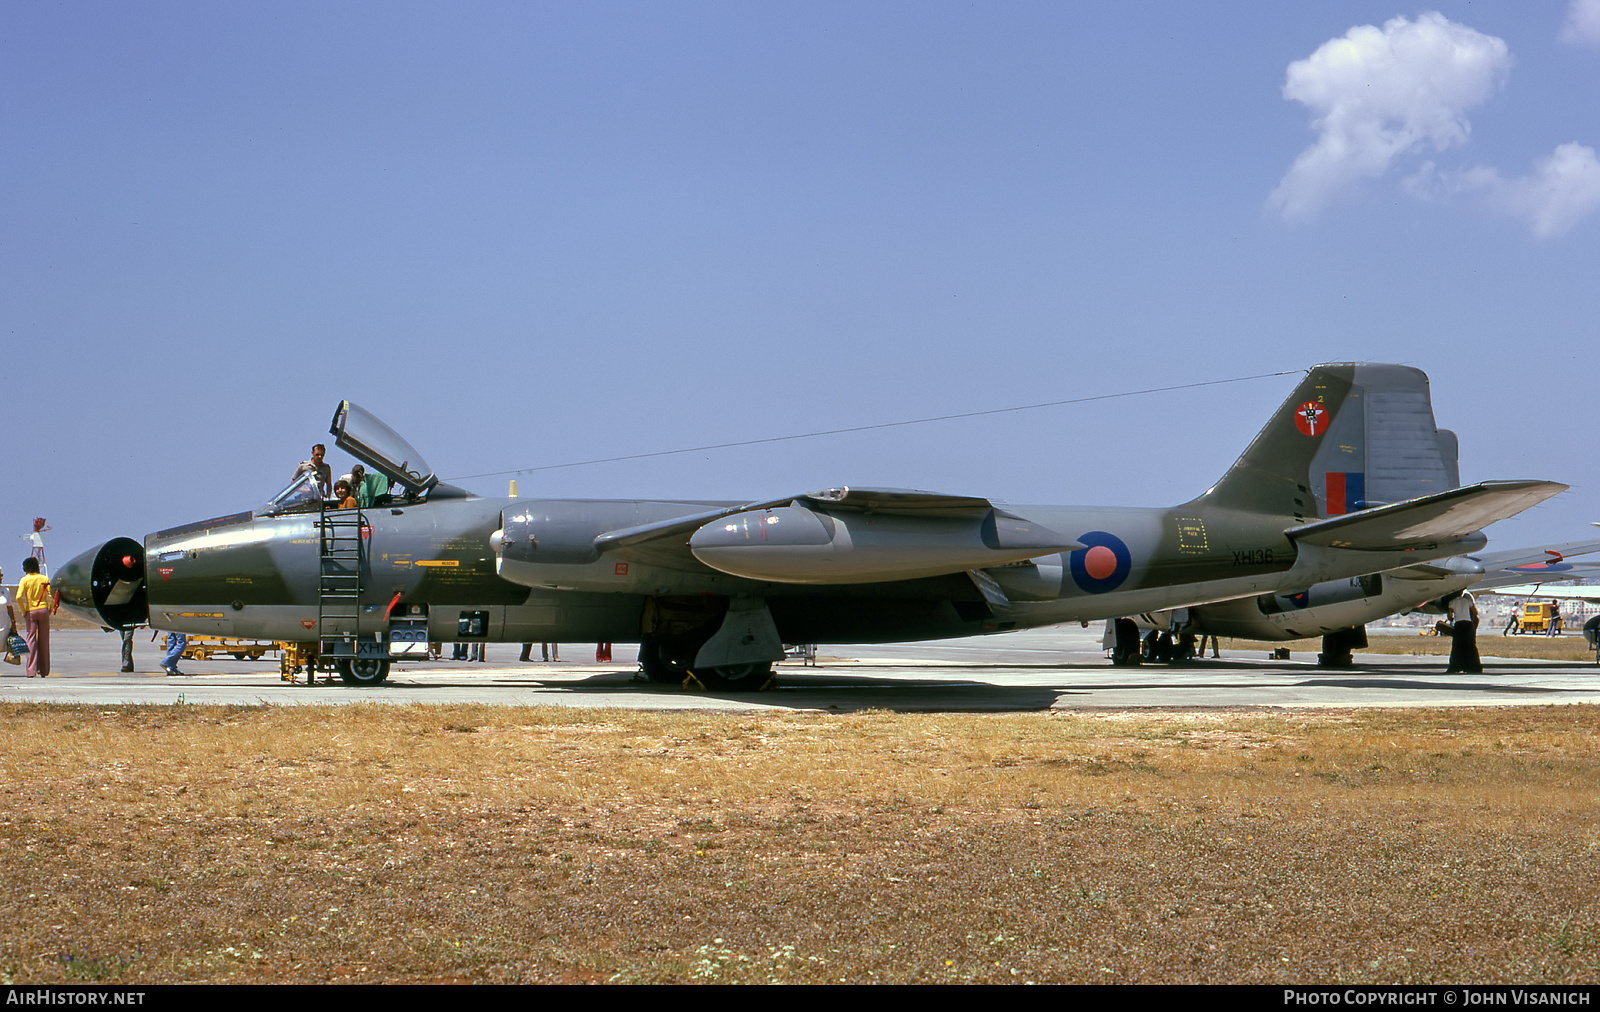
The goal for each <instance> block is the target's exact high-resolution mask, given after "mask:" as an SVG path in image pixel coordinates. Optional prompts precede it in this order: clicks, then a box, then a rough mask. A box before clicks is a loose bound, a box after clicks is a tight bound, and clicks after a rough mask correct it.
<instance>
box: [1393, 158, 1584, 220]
mask: <svg viewBox="0 0 1600 1012" xmlns="http://www.w3.org/2000/svg"><path fill="white" fill-rule="evenodd" d="M1407 186H1408V187H1409V188H1410V189H1411V190H1412V192H1414V193H1417V194H1418V195H1419V196H1420V195H1427V196H1434V197H1451V196H1456V195H1462V196H1466V197H1474V198H1477V199H1479V200H1481V201H1482V202H1484V203H1485V204H1486V205H1487V206H1488V207H1489V208H1490V209H1492V210H1493V211H1495V212H1497V213H1499V214H1503V215H1506V216H1508V217H1511V218H1516V219H1518V220H1520V221H1523V222H1526V223H1527V225H1528V227H1529V228H1530V229H1532V231H1533V234H1534V235H1536V236H1538V237H1539V238H1541V239H1553V238H1555V237H1557V236H1560V235H1564V234H1565V233H1566V232H1567V230H1569V229H1570V228H1572V226H1574V225H1576V224H1577V223H1578V222H1579V221H1580V220H1582V219H1583V218H1585V217H1586V216H1588V215H1591V214H1593V213H1594V212H1595V211H1597V210H1600V158H1597V157H1595V152H1594V149H1593V148H1591V147H1587V146H1585V145H1583V144H1563V145H1561V146H1560V147H1558V148H1556V149H1555V150H1554V151H1553V152H1551V153H1550V155H1549V156H1548V157H1546V158H1542V159H1540V160H1539V161H1538V162H1537V163H1535V164H1534V167H1533V173H1532V174H1531V175H1527V176H1522V177H1521V178H1518V179H1506V178H1504V177H1502V176H1501V175H1500V173H1499V172H1498V171H1497V170H1495V169H1489V168H1476V169H1468V170H1466V171H1464V172H1457V173H1438V172H1435V171H1434V169H1433V166H1432V165H1427V166H1424V167H1423V170H1422V172H1420V173H1418V174H1417V175H1416V176H1413V177H1412V178H1411V179H1410V180H1407Z"/></svg>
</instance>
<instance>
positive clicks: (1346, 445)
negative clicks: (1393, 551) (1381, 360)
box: [1195, 362, 1459, 520]
mask: <svg viewBox="0 0 1600 1012" xmlns="http://www.w3.org/2000/svg"><path fill="white" fill-rule="evenodd" d="M1455 464H1456V445H1455V436H1454V434H1453V433H1451V432H1449V431H1448V430H1441V429H1439V428H1438V426H1436V425H1435V424H1434V420H1433V402H1432V400H1431V398H1430V397H1429V394H1428V377H1427V374H1426V373H1424V372H1422V370H1420V369H1413V368H1411V367H1409V366H1402V365H1381V364H1371V363H1355V362H1342V363H1331V364H1327V365H1319V366H1314V367H1312V368H1311V370H1310V371H1308V372H1307V373H1306V376H1305V378H1304V379H1302V380H1301V381H1300V384H1299V385H1298V386H1297V387H1295V390H1294V392H1293V393H1291V394H1290V395H1289V399H1288V400H1286V401H1284V402H1283V404H1282V406H1280V407H1279V408H1278V410H1277V411H1276V412H1274V414H1273V416H1272V420H1271V421H1270V422H1268V423H1267V426H1266V428H1264V429H1262V430H1261V432H1260V433H1259V434H1257V436H1256V438H1255V439H1254V440H1253V441H1252V442H1251V443H1250V446H1249V448H1248V449H1246V450H1245V451H1244V454H1243V455H1242V456H1240V457H1239V459H1238V461H1236V462H1235V463H1234V465H1233V466H1232V467H1231V468H1229V469H1228V473H1227V474H1225V475H1223V476H1222V479H1221V480H1220V481H1218V482H1217V483H1216V485H1214V486H1212V488H1211V489H1210V490H1209V491H1207V492H1206V494H1205V495H1203V496H1201V497H1200V499H1198V500H1196V501H1195V503H1196V505H1199V504H1201V503H1204V504H1205V505H1208V506H1213V507H1219V508H1223V509H1238V510H1245V511H1249V512H1253V513H1276V514H1281V515H1284V516H1292V517H1294V518H1296V519H1299V520H1310V519H1316V518H1320V517H1334V516H1341V515H1343V514H1346V513H1353V512H1355V511H1357V510H1361V509H1366V508H1368V507H1371V506H1378V505H1382V504H1385V503H1394V502H1404V501H1406V500H1408V499H1416V498H1419V497H1421V496H1427V495H1435V494H1437V493H1440V492H1444V491H1447V490H1449V489H1451V488H1454V487H1456V485H1457V484H1458V483H1459V482H1458V479H1457V477H1456V475H1457V471H1456V467H1455Z"/></svg>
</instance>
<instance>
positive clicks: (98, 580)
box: [51, 538, 150, 629]
mask: <svg viewBox="0 0 1600 1012" xmlns="http://www.w3.org/2000/svg"><path fill="white" fill-rule="evenodd" d="M51 582H52V583H53V585H54V586H55V589H56V591H57V592H58V593H59V594H60V595H61V603H62V604H64V605H66V606H67V607H69V608H71V609H72V610H73V611H74V612H76V613H77V614H79V615H81V616H82V617H83V618H86V619H88V620H89V621H91V622H99V623H101V624H102V625H108V626H110V627H112V628H113V629H131V628H133V627H134V626H136V625H143V624H145V623H147V622H149V621H150V605H149V601H148V598H147V596H146V595H147V589H146V587H145V571H144V546H143V545H141V544H140V543H139V542H137V541H135V540H133V539H132V538H112V539H111V540H110V541H107V542H106V543H105V544H103V545H100V546H99V547H98V548H91V549H89V550H88V551H87V552H84V553H83V554H81V555H78V556H76V557H75V558H73V560H72V561H71V562H68V563H67V564H66V565H65V566H63V567H61V569H60V570H58V571H57V572H56V574H55V578H54V579H53V580H52V581H51Z"/></svg>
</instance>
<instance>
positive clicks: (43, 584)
mask: <svg viewBox="0 0 1600 1012" xmlns="http://www.w3.org/2000/svg"><path fill="white" fill-rule="evenodd" d="M22 572H23V577H22V582H21V583H19V584H17V604H18V605H19V606H20V607H21V608H22V618H23V621H24V623H25V625H26V626H27V633H26V637H27V640H28V677H29V678H46V677H49V675H50V613H51V612H52V611H54V610H55V609H54V608H52V607H51V600H50V581H49V579H47V578H46V577H44V576H42V575H40V573H39V560H38V559H36V558H34V557H33V556H31V555H30V556H28V557H27V558H25V559H23V560H22Z"/></svg>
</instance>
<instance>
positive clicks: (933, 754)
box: [0, 705, 1600, 983]
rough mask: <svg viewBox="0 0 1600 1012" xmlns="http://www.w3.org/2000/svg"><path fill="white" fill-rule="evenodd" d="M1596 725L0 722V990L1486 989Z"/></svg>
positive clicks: (229, 712) (1515, 955)
mask: <svg viewBox="0 0 1600 1012" xmlns="http://www.w3.org/2000/svg"><path fill="white" fill-rule="evenodd" d="M1597 729H1600V711H1597V710H1595V709H1593V708H1587V707H1560V708H1538V709H1493V710H1451V711H1400V712H1397V711H1390V710H1384V711H1375V712H1359V713H1350V712H1346V713H1328V712H1316V713H1292V714H1287V713H1272V714H1263V713H1232V714H1219V713H1199V712H1166V713H1163V712H1152V711H1133V712H1120V713H1103V714H1088V715H1082V714H1080V715H1071V714H1065V713H1054V712H1052V713H1037V714H1021V715H1017V714H1006V715H934V716H927V715H898V714H890V713H854V714H850V715H847V716H834V715H816V714H800V715H793V714H791V715H767V714H761V715H726V714H722V715H718V714H698V713H688V714H661V713H642V712H633V711H608V710H591V711H582V710H567V709H556V708H538V709H529V708H471V707H415V708H397V707H392V706H352V707H339V708H327V709H312V708H293V709H290V708H282V709H275V708H254V707H251V708H203V707H190V706H179V707H168V708H136V707H129V708H92V707H91V708H62V707H46V706H34V705H11V706H6V707H0V762H3V763H4V767H5V776H4V786H3V787H0V791H3V792H4V805H3V815H0V834H3V846H4V854H5V862H4V868H3V871H0V923H3V924H4V925H5V930H4V932H3V933H0V938H3V943H0V976H3V978H4V979H5V980H7V981H10V982H29V983H42V982H54V981H65V982H107V983H110V982H170V981H196V982H208V981H218V982H222V981H226V982H277V981H296V982H323V981H364V982H379V981H383V982H466V981H482V982H539V981H555V982H578V981H593V982H608V981H609V982H668V981H681V982H697V981H705V982H713V981H716V982H731V981H750V982H764V981H791V982H823V981H852V982H864V981H884V982H944V981H952V982H954V981H979V982H1020V981H1037V982H1156V981H1162V982H1207V981H1212V982H1278V981H1375V982H1429V981H1448V982H1507V981H1523V982H1534V981H1549V982H1557V981H1560V982H1570V981H1592V980H1594V979H1595V977H1596V970H1597V965H1600V872H1597V863H1600V849H1597V844H1600V826H1597V825H1596V819H1595V816H1596V813H1597V807H1596V802H1597V800H1600V798H1597V791H1600V754H1597V750H1596V746H1595V732H1596V730H1597Z"/></svg>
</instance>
